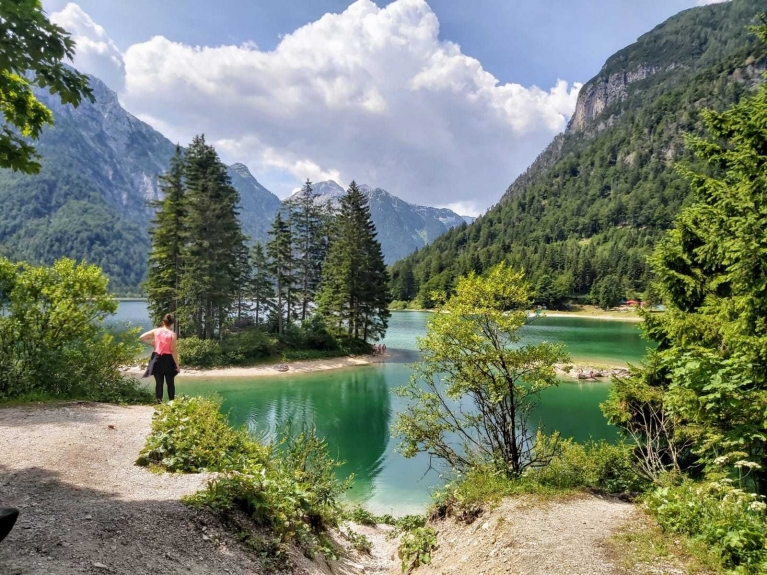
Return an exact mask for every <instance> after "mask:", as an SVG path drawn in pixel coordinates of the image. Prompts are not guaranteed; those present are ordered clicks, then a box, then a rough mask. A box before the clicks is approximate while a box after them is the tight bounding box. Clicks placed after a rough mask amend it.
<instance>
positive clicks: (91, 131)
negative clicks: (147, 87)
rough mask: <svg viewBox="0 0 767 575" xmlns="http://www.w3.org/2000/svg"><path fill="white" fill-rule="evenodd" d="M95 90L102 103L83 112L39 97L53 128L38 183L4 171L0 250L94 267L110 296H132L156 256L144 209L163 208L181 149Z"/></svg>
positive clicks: (103, 89) (102, 89) (0, 173)
mask: <svg viewBox="0 0 767 575" xmlns="http://www.w3.org/2000/svg"><path fill="white" fill-rule="evenodd" d="M90 84H91V88H92V89H93V95H94V97H95V102H94V103H90V102H83V103H82V104H81V105H80V106H79V107H78V108H73V107H71V106H64V105H62V104H61V102H60V101H59V99H58V97H57V96H51V95H50V94H48V93H47V92H46V91H44V90H37V91H36V94H37V96H38V98H39V99H40V100H41V101H42V102H43V103H44V104H45V105H46V106H48V107H49V108H50V109H51V110H52V111H53V114H54V121H55V126H53V127H50V128H46V129H45V130H43V134H42V137H41V138H40V141H39V144H38V150H39V152H40V154H41V155H42V169H41V170H40V173H39V174H36V175H24V174H20V173H17V172H12V171H11V170H0V245H3V247H4V251H5V252H6V253H7V254H8V255H10V256H11V257H12V258H14V259H18V260H25V261H30V262H38V263H46V264H51V263H53V261H55V260H56V259H58V258H61V257H63V256H67V257H71V258H74V259H77V260H85V261H88V262H90V263H95V264H97V265H98V266H99V267H101V268H102V269H103V270H104V272H105V273H106V274H107V275H108V276H109V278H110V280H111V282H110V289H112V290H117V291H122V292H128V291H135V290H137V289H138V285H139V282H140V281H141V280H142V279H143V276H144V272H145V269H146V257H147V253H148V251H149V240H148V237H147V235H146V227H147V224H148V221H149V219H150V217H151V216H150V213H151V212H150V211H149V207H148V205H147V202H148V201H149V200H154V199H157V197H158V181H157V176H158V175H159V174H161V173H163V172H164V171H165V170H166V169H167V166H168V161H169V159H170V157H171V155H172V154H173V149H174V148H173V144H172V143H171V142H170V141H169V140H167V139H166V138H165V137H164V136H163V135H162V134H160V133H159V132H156V131H155V130H153V129H152V128H151V127H150V126H148V125H146V124H145V123H143V122H141V121H140V120H138V119H137V118H135V117H133V116H132V115H130V114H128V113H127V112H126V111H125V110H123V109H122V107H121V106H120V103H119V102H118V100H117V95H116V94H115V93H114V92H112V91H111V90H110V89H109V88H107V86H106V85H105V84H103V83H102V82H101V81H100V80H98V79H97V78H93V77H91V79H90Z"/></svg>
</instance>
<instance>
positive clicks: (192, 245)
mask: <svg viewBox="0 0 767 575" xmlns="http://www.w3.org/2000/svg"><path fill="white" fill-rule="evenodd" d="M184 177H185V181H186V205H187V211H186V214H185V216H184V220H183V228H184V235H185V250H184V253H183V260H184V276H183V279H182V282H181V288H182V292H183V301H184V303H183V307H182V308H181V309H180V310H179V311H180V315H181V316H182V319H183V321H184V322H185V323H184V324H182V325H187V326H188V329H187V330H186V333H187V334H195V335H197V336H198V337H200V338H203V339H210V338H214V337H217V336H219V335H220V333H221V327H222V326H223V324H224V323H225V322H226V320H227V318H228V316H229V313H230V311H231V309H232V305H233V303H234V301H235V299H236V295H237V291H238V288H239V281H240V277H241V273H240V265H239V263H238V255H239V254H240V253H241V246H242V245H243V243H244V242H245V236H244V235H243V233H242V229H241V227H240V221H239V219H238V217H237V216H238V212H237V203H238V202H239V199H240V196H239V194H238V193H237V190H235V189H234V188H233V187H232V185H231V180H230V178H229V175H228V174H227V169H226V166H225V165H224V164H223V163H222V162H221V160H220V159H219V157H218V154H217V153H216V150H215V149H214V148H213V146H209V145H207V144H206V143H205V137H204V136H197V137H195V138H194V140H193V141H192V144H191V145H190V146H189V148H188V149H187V152H186V165H185V170H184Z"/></svg>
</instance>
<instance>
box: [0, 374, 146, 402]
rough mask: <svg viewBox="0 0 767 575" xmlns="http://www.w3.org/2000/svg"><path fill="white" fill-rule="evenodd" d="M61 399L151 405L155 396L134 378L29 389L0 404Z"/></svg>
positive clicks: (6, 398)
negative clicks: (53, 389) (57, 389)
mask: <svg viewBox="0 0 767 575" xmlns="http://www.w3.org/2000/svg"><path fill="white" fill-rule="evenodd" d="M60 401H84V402H93V403H112V404H115V405H150V404H154V403H155V397H154V394H153V393H152V392H150V391H149V390H148V389H147V388H146V387H144V386H143V385H142V384H141V383H140V382H138V381H136V380H135V379H132V378H127V377H126V378H124V379H117V380H115V381H112V382H109V383H105V384H101V385H94V386H93V387H91V388H81V387H74V388H72V389H70V390H68V391H66V392H62V393H53V392H49V391H29V392H26V393H22V394H20V395H17V396H14V397H10V398H8V397H5V398H0V406H2V407H13V406H16V405H24V404H29V403H55V402H60Z"/></svg>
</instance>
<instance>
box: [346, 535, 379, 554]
mask: <svg viewBox="0 0 767 575" xmlns="http://www.w3.org/2000/svg"><path fill="white" fill-rule="evenodd" d="M341 533H342V534H343V536H344V537H345V538H346V540H347V541H349V543H351V544H352V547H354V548H355V549H356V550H357V551H359V552H360V553H367V554H370V551H371V549H373V544H372V543H371V542H370V539H368V538H367V537H366V536H365V535H363V534H362V533H355V532H354V531H352V530H351V529H346V530H345V531H342V532H341Z"/></svg>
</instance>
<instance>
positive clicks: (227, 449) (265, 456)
mask: <svg viewBox="0 0 767 575" xmlns="http://www.w3.org/2000/svg"><path fill="white" fill-rule="evenodd" d="M220 407H221V404H220V401H218V400H216V399H212V398H201V397H195V398H186V397H184V398H181V399H178V400H175V401H171V402H169V403H168V404H166V405H162V406H159V407H158V408H157V412H156V413H155V417H154V419H153V421H152V433H151V434H150V436H149V437H148V438H147V443H146V446H145V447H144V449H143V450H142V451H141V455H140V458H139V462H138V463H140V464H144V465H155V466H157V467H158V468H161V469H165V470H167V471H185V472H196V471H202V470H207V471H220V472H221V474H220V475H218V476H217V477H215V478H213V479H211V480H210V481H208V483H207V484H206V487H205V488H204V489H203V490H201V491H199V492H198V493H196V494H195V495H192V496H190V497H188V498H186V500H185V501H186V502H187V503H189V504H190V505H193V506H195V507H204V508H207V509H210V510H212V511H215V512H219V513H222V514H224V516H225V517H232V516H233V514H234V513H235V512H241V513H244V514H245V515H246V516H247V517H248V520H249V521H250V522H251V523H252V525H253V526H254V527H264V528H268V529H269V530H270V532H271V534H272V535H273V537H274V538H276V539H269V538H267V539H264V537H261V536H260V535H259V534H257V533H254V532H248V531H247V530H246V531H243V540H246V541H247V542H248V544H249V545H251V546H252V547H253V548H254V549H258V550H259V552H260V553H266V554H267V555H268V557H269V558H270V560H274V561H277V562H278V563H281V564H284V562H285V561H286V560H287V557H288V555H287V553H286V547H285V546H286V544H287V543H289V542H296V543H297V544H298V545H300V546H301V548H302V549H303V550H304V552H306V553H307V554H308V555H312V554H314V553H316V552H317V551H320V550H322V551H323V552H326V553H332V552H333V551H332V549H331V548H330V547H329V545H328V543H327V541H326V539H325V538H324V536H323V530H324V529H325V528H326V527H329V526H336V525H338V523H339V520H340V518H341V515H342V510H341V507H340V504H339V503H338V500H339V498H340V495H341V493H343V491H344V490H346V489H347V488H348V486H349V483H348V482H340V481H338V480H337V479H336V477H335V470H336V469H337V468H338V467H339V465H340V463H339V462H338V461H336V460H334V459H332V458H331V457H330V454H329V449H328V446H327V443H326V442H325V441H324V440H321V439H319V438H317V437H316V435H315V434H314V432H313V431H311V430H310V431H304V432H302V433H300V434H298V435H295V436H292V435H290V433H289V430H288V431H286V432H285V433H284V434H283V436H282V437H281V439H280V440H279V441H278V442H277V444H276V445H270V446H263V445H261V444H259V443H258V442H256V441H255V440H253V439H252V438H251V437H250V436H249V435H248V433H247V431H246V430H245V429H244V428H240V429H233V428H231V427H230V426H229V425H228V423H227V420H226V417H225V416H224V415H222V414H221V413H220Z"/></svg>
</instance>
